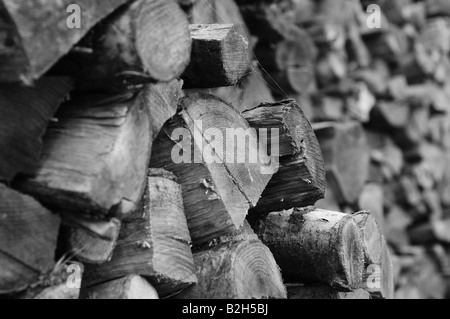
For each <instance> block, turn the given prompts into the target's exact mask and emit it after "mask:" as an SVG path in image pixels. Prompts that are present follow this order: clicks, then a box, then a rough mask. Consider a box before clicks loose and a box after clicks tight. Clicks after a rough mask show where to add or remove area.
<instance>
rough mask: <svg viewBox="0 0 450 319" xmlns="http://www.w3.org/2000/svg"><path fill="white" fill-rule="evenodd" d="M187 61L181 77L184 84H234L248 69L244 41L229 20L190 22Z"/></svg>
mask: <svg viewBox="0 0 450 319" xmlns="http://www.w3.org/2000/svg"><path fill="white" fill-rule="evenodd" d="M189 29H190V31H191V37H192V41H193V43H192V55H191V63H190V64H189V66H188V67H187V69H186V70H185V72H184V74H183V76H182V79H183V80H184V81H185V87H186V88H211V87H222V86H232V85H235V84H236V83H237V82H238V81H239V80H240V79H241V78H242V77H243V76H244V75H245V73H246V72H247V70H248V67H249V65H248V43H247V41H246V40H245V38H244V37H243V36H241V35H240V34H238V33H237V32H236V31H235V29H234V26H233V25H232V24H212V25H207V24H194V25H191V26H190V27H189Z"/></svg>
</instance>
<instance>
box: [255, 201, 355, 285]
mask: <svg viewBox="0 0 450 319" xmlns="http://www.w3.org/2000/svg"><path fill="white" fill-rule="evenodd" d="M258 234H259V236H260V238H261V239H262V241H263V242H264V243H265V244H266V245H268V247H269V248H270V250H271V251H272V253H273V254H274V257H275V259H276V261H277V263H278V264H279V265H280V267H281V271H282V272H283V274H284V276H285V278H287V279H288V280H295V282H298V281H300V282H306V283H308V282H309V283H317V282H321V283H324V284H327V285H330V286H331V287H334V288H336V289H338V290H340V291H351V290H352V289H357V288H359V286H360V284H361V280H362V276H363V271H364V248H363V245H364V244H363V242H362V239H361V237H360V234H359V229H358V226H357V225H356V222H355V220H354V219H353V217H352V216H350V215H346V214H342V213H335V212H329V211H322V210H314V211H311V210H309V209H307V210H306V209H305V210H292V211H284V212H279V213H271V214H270V215H269V216H268V218H267V220H266V221H265V222H263V223H262V224H261V225H260V228H259V231H258Z"/></svg>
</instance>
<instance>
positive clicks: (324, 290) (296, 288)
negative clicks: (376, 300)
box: [287, 284, 371, 300]
mask: <svg viewBox="0 0 450 319" xmlns="http://www.w3.org/2000/svg"><path fill="white" fill-rule="evenodd" d="M287 290H288V299H290V300H297V299H307V300H308V299H314V300H322V299H324V300H325V299H357V300H358V299H359V300H362V299H371V298H370V294H369V293H368V292H367V291H365V290H363V289H357V290H354V291H352V292H340V291H337V290H335V289H333V288H331V287H328V286H326V285H306V286H305V285H295V284H292V285H287Z"/></svg>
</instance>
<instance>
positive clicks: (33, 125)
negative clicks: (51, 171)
mask: <svg viewBox="0 0 450 319" xmlns="http://www.w3.org/2000/svg"><path fill="white" fill-rule="evenodd" d="M0 55H1V54H0ZM0 59H1V58H0ZM71 89H72V81H71V80H70V79H69V78H51V77H44V78H42V79H40V80H39V81H36V82H35V83H34V85H33V86H31V87H23V86H20V85H16V84H14V85H13V84H4V85H2V86H1V87H0V118H1V123H0V148H1V150H2V152H1V153H0V180H11V179H12V178H13V177H14V176H15V175H16V174H17V173H20V172H22V173H32V172H33V171H34V170H35V169H36V166H37V163H38V162H39V158H40V156H41V153H42V136H43V135H44V133H45V130H46V128H47V126H48V124H49V122H50V120H51V119H52V117H53V115H54V114H55V112H56V110H57V109H58V107H59V105H60V104H61V103H62V102H63V100H64V99H65V98H66V97H67V95H68V94H69V92H70V90H71Z"/></svg>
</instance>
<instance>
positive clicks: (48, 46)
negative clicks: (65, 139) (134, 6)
mask: <svg viewBox="0 0 450 319" xmlns="http://www.w3.org/2000/svg"><path fill="white" fill-rule="evenodd" d="M125 2H126V0H106V1H105V0H104V1H90V0H81V1H78V2H77V5H79V6H80V9H81V10H80V15H81V17H80V18H81V28H79V29H77V28H74V29H70V28H69V27H68V25H67V22H68V19H70V17H69V15H70V13H72V12H70V13H68V12H67V11H68V10H67V9H68V6H69V5H70V4H72V3H73V1H70V0H62V1H53V0H39V1H33V2H30V1H26V0H20V1H17V0H2V1H1V3H0V29H1V30H2V31H0V38H1V39H4V40H5V41H3V40H2V41H1V42H2V43H1V44H0V65H1V66H0V81H2V82H4V81H8V82H17V81H23V82H25V83H30V81H32V80H35V79H38V78H39V77H40V76H42V75H43V74H44V73H45V72H46V71H47V70H48V69H49V68H50V67H51V66H52V65H53V64H55V63H56V62H57V61H58V60H59V59H60V58H61V57H62V56H64V55H65V54H66V53H68V52H69V51H70V49H71V48H72V46H73V45H75V44H76V43H77V42H78V41H79V40H81V38H82V37H83V36H84V35H85V34H86V33H87V32H88V31H89V30H90V29H91V28H92V26H94V25H95V24H96V23H97V22H99V21H100V20H101V19H103V18H104V17H106V16H107V15H108V14H110V13H111V12H113V11H114V10H115V9H116V8H117V7H119V6H120V5H122V4H124V3H125ZM43 22H45V23H43Z"/></svg>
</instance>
